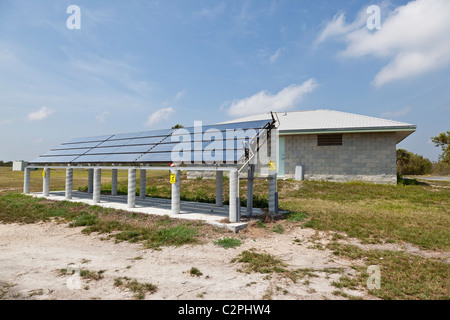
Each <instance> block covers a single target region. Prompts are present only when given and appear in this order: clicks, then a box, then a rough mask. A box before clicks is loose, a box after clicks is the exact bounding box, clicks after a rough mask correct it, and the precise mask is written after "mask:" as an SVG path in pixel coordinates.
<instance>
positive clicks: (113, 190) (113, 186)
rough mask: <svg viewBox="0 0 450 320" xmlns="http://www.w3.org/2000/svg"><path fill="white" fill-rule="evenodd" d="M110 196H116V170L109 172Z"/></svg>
mask: <svg viewBox="0 0 450 320" xmlns="http://www.w3.org/2000/svg"><path fill="white" fill-rule="evenodd" d="M111 195H112V196H117V169H112V172H111Z"/></svg>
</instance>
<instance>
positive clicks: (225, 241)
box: [213, 237, 242, 249]
mask: <svg viewBox="0 0 450 320" xmlns="http://www.w3.org/2000/svg"><path fill="white" fill-rule="evenodd" d="M213 243H214V244H215V245H218V246H221V247H222V248H224V249H229V248H236V247H239V246H240V245H241V244H242V241H241V240H239V239H236V238H229V237H224V238H222V239H217V240H216V241H213Z"/></svg>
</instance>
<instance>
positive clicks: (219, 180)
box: [216, 171, 223, 207]
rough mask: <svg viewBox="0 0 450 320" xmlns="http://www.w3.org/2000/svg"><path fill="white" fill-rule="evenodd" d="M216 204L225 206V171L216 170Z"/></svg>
mask: <svg viewBox="0 0 450 320" xmlns="http://www.w3.org/2000/svg"><path fill="white" fill-rule="evenodd" d="M216 206H218V207H223V171H217V172H216Z"/></svg>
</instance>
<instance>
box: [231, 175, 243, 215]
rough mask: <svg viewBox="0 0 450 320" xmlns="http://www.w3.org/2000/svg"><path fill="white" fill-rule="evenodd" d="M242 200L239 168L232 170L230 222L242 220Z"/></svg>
mask: <svg viewBox="0 0 450 320" xmlns="http://www.w3.org/2000/svg"><path fill="white" fill-rule="evenodd" d="M240 205H241V204H240V200H239V174H238V171H237V170H234V171H231V172H230V207H229V218H228V219H229V220H230V222H239V221H241V217H240Z"/></svg>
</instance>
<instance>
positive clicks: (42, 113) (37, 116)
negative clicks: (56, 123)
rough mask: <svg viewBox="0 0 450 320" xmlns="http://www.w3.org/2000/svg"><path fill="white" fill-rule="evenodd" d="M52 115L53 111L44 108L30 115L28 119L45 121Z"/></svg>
mask: <svg viewBox="0 0 450 320" xmlns="http://www.w3.org/2000/svg"><path fill="white" fill-rule="evenodd" d="M52 113H53V110H52V109H49V108H47V107H46V106H43V107H42V108H41V109H39V110H38V111H36V112H31V113H29V114H28V116H27V118H28V120H30V121H39V120H44V119H45V118H48V117H49V116H50V115H51V114H52Z"/></svg>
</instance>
